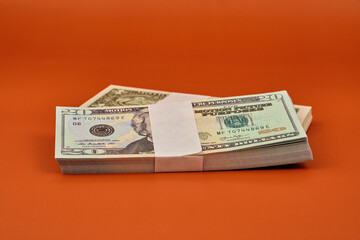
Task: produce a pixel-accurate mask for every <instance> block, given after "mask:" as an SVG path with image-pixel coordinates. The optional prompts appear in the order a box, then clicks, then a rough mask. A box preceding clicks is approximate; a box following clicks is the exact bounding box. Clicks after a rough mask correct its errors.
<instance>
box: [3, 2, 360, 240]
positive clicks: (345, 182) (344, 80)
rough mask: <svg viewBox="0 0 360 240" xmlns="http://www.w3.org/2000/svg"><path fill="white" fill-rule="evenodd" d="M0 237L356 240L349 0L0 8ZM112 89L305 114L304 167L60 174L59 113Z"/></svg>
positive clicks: (355, 18)
mask: <svg viewBox="0 0 360 240" xmlns="http://www.w3.org/2000/svg"><path fill="white" fill-rule="evenodd" d="M0 81H1V84H0V86H1V94H0V105H1V112H2V114H1V117H0V121H1V125H0V126H1V128H0V129H1V131H0V133H1V138H0V139H1V140H0V141H1V144H0V145H1V158H0V182H1V186H0V216H1V217H0V239H2V240H8V239H51V240H55V239H96V240H99V239H292V240H295V239H360V230H359V228H360V207H359V205H360V201H359V200H360V177H359V174H360V157H359V148H360V147H359V136H360V134H359V129H360V127H359V120H360V118H359V117H360V116H359V90H360V1H358V0H327V1H325V0H302V1H295V0H293V1H288V0H272V1H268V0H255V1H244V0H170V1H166V0H140V1H129V0H126V1H125V0H124V1H121V0H88V1H84V0H82V1H81V0H71V1H70V0H67V1H45V0H34V1H26V0H11V1H10V0H0ZM110 84H117V85H124V86H133V87H140V88H150V89H158V90H165V91H175V92H186V93H193V94H203V95H210V96H234V95H246V94H255V93H264V92H271V91H278V90H287V91H288V92H289V94H290V96H291V97H292V99H293V102H294V103H296V104H302V105H311V106H313V115H314V120H313V123H312V125H311V126H310V128H309V130H308V137H309V142H310V146H311V148H312V150H313V155H314V161H312V162H307V163H303V164H299V165H294V166H283V167H271V168H264V169H251V170H240V171H224V172H221V171H219V172H193V173H154V174H92V175H63V174H61V171H60V168H59V166H58V165H57V163H56V160H55V159H54V147H55V146H54V145H55V144H54V141H55V106H79V105H81V104H82V103H83V102H85V101H86V100H87V99H89V98H90V97H92V96H93V95H95V94H96V93H97V92H99V91H100V90H102V89H103V88H105V87H107V86H108V85H110Z"/></svg>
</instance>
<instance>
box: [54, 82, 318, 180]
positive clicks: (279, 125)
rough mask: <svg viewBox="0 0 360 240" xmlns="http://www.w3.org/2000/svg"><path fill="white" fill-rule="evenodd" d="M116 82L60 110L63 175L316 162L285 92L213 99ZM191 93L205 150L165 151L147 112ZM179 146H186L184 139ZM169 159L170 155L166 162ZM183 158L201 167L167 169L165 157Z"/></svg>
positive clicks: (162, 115)
mask: <svg viewBox="0 0 360 240" xmlns="http://www.w3.org/2000/svg"><path fill="white" fill-rule="evenodd" d="M110 87H111V88H114V89H112V90H110V91H108V90H105V91H103V92H102V93H100V94H99V95H98V96H95V97H94V98H92V99H90V100H89V101H88V102H86V103H85V104H83V106H81V107H79V108H74V107H58V108H57V112H56V119H57V120H56V144H55V145H56V146H55V158H56V159H57V161H58V163H59V165H60V167H61V169H62V172H63V173H136V172H162V171H213V170H232V169H244V168H255V167H265V166H274V165H283V164H292V163H300V162H305V161H309V160H312V153H311V149H310V147H309V144H308V141H307V136H306V133H305V131H304V129H303V126H302V124H301V122H300V121H299V119H298V117H297V115H296V111H295V108H294V106H293V104H292V102H291V99H290V97H289V96H288V94H287V92H286V91H281V92H274V93H267V94H257V95H249V96H239V97H230V98H209V97H207V96H200V95H187V94H172V93H167V92H160V91H152V90H144V89H134V88H132V89H129V88H124V87H118V88H116V87H114V86H110ZM119 88H121V89H119ZM99 96H100V97H99ZM170 98H172V99H170ZM166 99H168V100H166ZM189 99H192V100H193V101H192V102H191V107H192V109H191V113H192V114H193V118H194V120H195V123H196V130H197V133H196V135H197V136H198V140H199V144H200V145H199V146H200V150H199V151H198V152H196V153H193V154H191V155H189V156H182V157H180V158H179V156H175V155H174V156H171V155H169V156H167V157H162V156H159V154H158V152H157V147H156V146H157V145H159V139H158V136H159V126H157V130H156V131H157V133H156V134H155V132H153V131H154V130H155V129H154V125H152V121H153V119H154V116H151V114H153V113H154V112H151V111H150V113H149V109H151V108H150V106H149V104H156V103H157V104H161V103H162V104H165V105H166V104H168V103H169V102H174V101H180V102H181V101H189ZM194 99H197V100H194ZM167 101H168V102H167ZM299 109H300V110H301V109H304V111H303V112H301V111H300V110H299V111H298V114H299V112H301V114H305V115H304V118H305V120H306V121H305V120H304V123H305V122H306V123H307V124H309V121H310V122H311V117H309V116H311V108H310V109H307V111H305V108H304V107H300V108H299ZM309 111H310V115H309ZM157 114H158V115H160V116H157V118H159V117H160V118H162V119H163V122H165V123H166V121H167V120H168V119H169V118H168V116H167V112H163V113H160V114H159V113H157ZM179 116H180V118H181V115H179ZM298 116H299V115H298ZM306 118H307V119H306ZM181 121H182V119H179V120H178V122H181ZM168 125H169V124H168ZM169 126H172V125H171V124H170V125H169ZM152 128H153V129H152ZM173 128H174V132H176V133H177V135H173V136H171V135H170V137H169V134H167V138H168V139H165V142H166V141H168V142H179V141H176V140H178V139H181V137H182V136H181V134H179V132H180V133H181V130H182V129H178V128H179V127H178V126H177V125H175V126H173ZM167 131H169V128H167ZM160 132H161V125H160ZM170 132H172V131H171V129H170ZM160 135H161V134H160ZM163 140H164V139H163ZM180 142H181V141H180ZM184 145H186V142H184ZM154 146H155V147H154ZM178 147H179V148H181V144H180V145H179V146H178ZM169 158H170V160H171V161H167V160H168V159H169ZM164 159H165V161H164ZM184 159H185V160H186V161H187V164H188V163H189V162H190V165H191V163H196V164H199V165H201V166H199V167H198V168H190V170H189V169H187V168H181V167H180V168H177V167H175V168H171V167H168V166H165V168H162V167H161V166H162V165H164V163H165V165H166V164H168V165H171V164H173V165H174V164H175V165H176V164H177V163H178V162H179V163H186V161H184ZM199 159H200V161H199ZM177 160H179V161H177ZM164 169H165V170H164ZM179 169H180V170H179ZM181 169H182V170H181ZM184 169H185V170H184ZM194 169H195V170H194Z"/></svg>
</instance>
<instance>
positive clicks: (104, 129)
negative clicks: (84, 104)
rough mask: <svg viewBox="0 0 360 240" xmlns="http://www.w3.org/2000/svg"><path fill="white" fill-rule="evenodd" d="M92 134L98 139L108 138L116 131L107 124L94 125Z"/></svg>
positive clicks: (91, 130)
mask: <svg viewBox="0 0 360 240" xmlns="http://www.w3.org/2000/svg"><path fill="white" fill-rule="evenodd" d="M89 131H90V133H91V134H92V135H94V136H97V137H107V136H110V135H111V134H113V133H114V131H115V129H114V128H113V127H112V126H110V125H106V124H98V125H94V126H92V127H91V128H90V130H89Z"/></svg>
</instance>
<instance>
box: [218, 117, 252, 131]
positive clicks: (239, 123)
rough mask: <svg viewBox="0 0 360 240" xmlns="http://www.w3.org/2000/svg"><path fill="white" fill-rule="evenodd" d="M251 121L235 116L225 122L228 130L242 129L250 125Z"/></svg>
mask: <svg viewBox="0 0 360 240" xmlns="http://www.w3.org/2000/svg"><path fill="white" fill-rule="evenodd" d="M248 122H249V120H248V119H247V118H246V117H244V116H242V115H233V116H230V117H228V118H226V119H225V120H224V123H225V125H226V126H227V127H228V128H241V127H244V126H246V125H247V124H248Z"/></svg>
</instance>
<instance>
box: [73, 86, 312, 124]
mask: <svg viewBox="0 0 360 240" xmlns="http://www.w3.org/2000/svg"><path fill="white" fill-rule="evenodd" d="M171 94H174V93H172V92H166V91H159V90H150V89H143V88H134V87H125V86H118V85H110V86H108V87H107V88H105V89H104V90H102V91H101V92H99V93H97V94H96V95H95V96H93V97H92V98H91V99H89V100H88V101H86V102H85V103H84V104H82V105H81V106H80V107H91V108H98V107H116V106H136V105H149V104H156V103H158V102H161V101H164V100H165V99H167V98H169V96H171ZM181 94H182V95H183V96H185V95H189V99H199V98H194V97H197V96H201V95H194V94H185V93H181ZM204 97H205V98H212V97H208V96H204ZM205 98H204V99H205ZM294 107H295V111H296V113H297V116H298V118H299V120H300V122H301V124H302V126H303V127H304V129H305V130H307V128H308V127H309V125H310V123H311V120H312V116H311V107H309V106H302V105H294ZM309 121H310V122H309Z"/></svg>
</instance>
